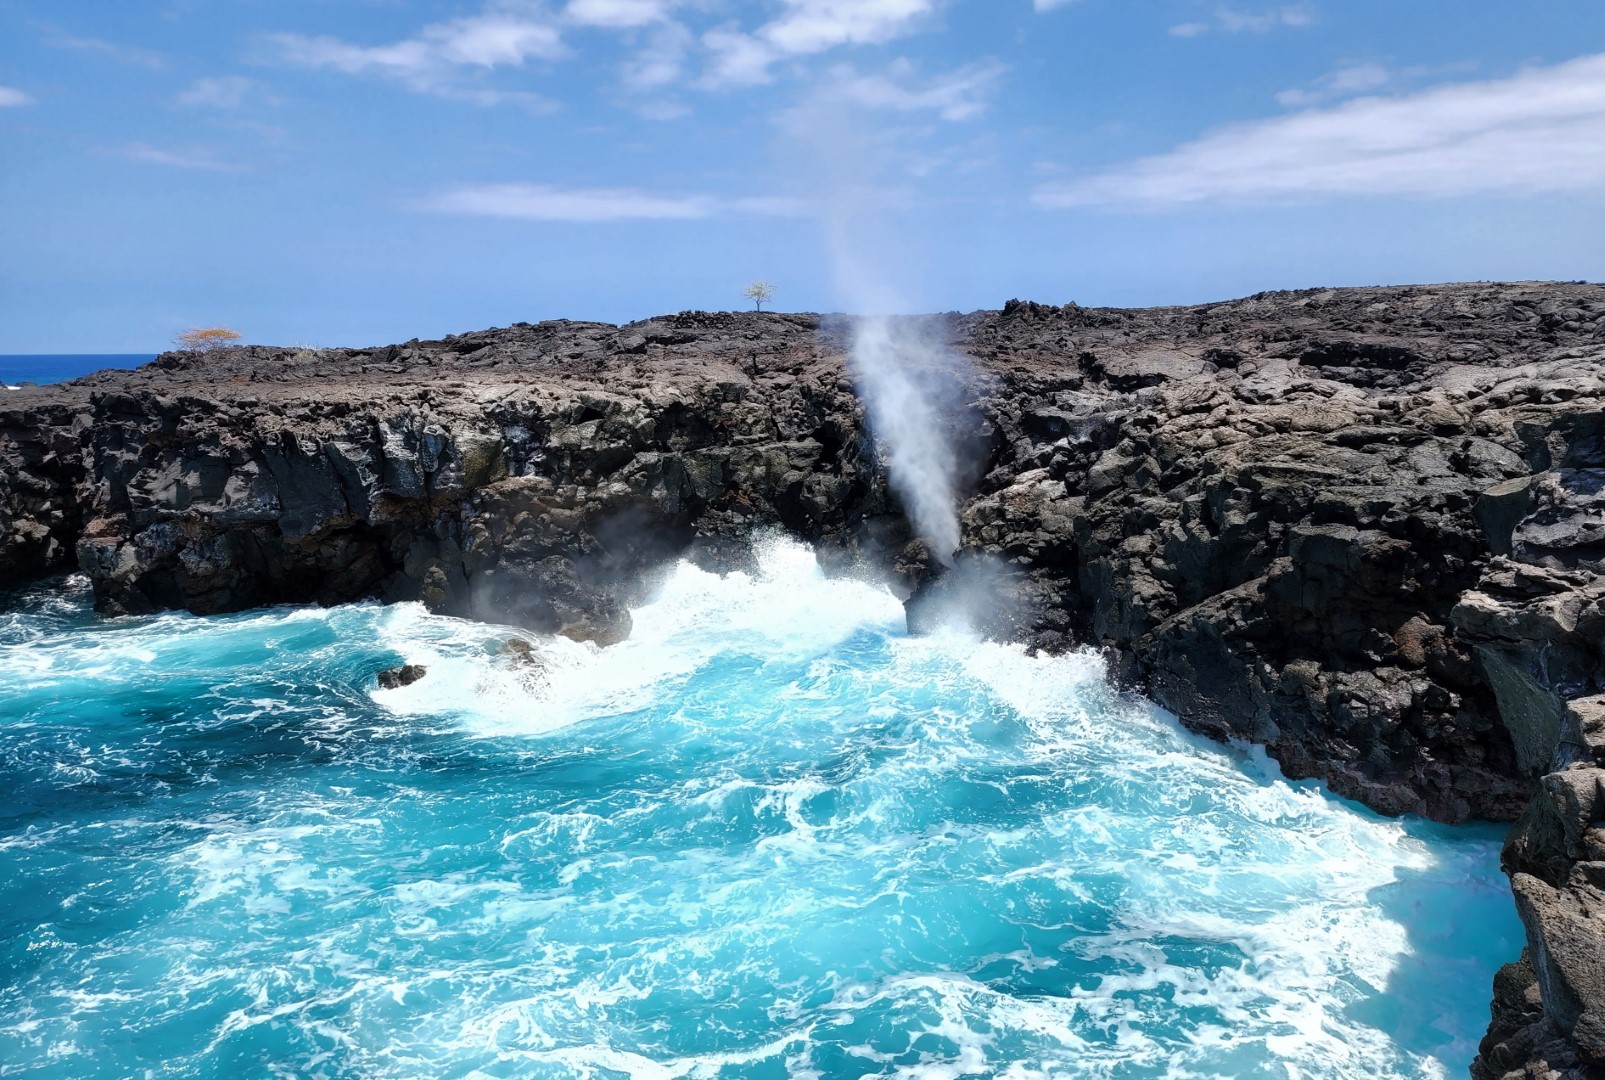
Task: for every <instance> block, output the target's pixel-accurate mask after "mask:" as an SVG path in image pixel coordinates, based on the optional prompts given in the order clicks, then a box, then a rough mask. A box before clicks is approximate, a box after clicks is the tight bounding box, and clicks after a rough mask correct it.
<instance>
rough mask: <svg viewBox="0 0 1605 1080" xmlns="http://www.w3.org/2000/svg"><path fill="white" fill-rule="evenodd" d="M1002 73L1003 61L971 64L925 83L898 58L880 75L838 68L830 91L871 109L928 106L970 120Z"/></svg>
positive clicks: (981, 109) (909, 109)
mask: <svg viewBox="0 0 1605 1080" xmlns="http://www.w3.org/2000/svg"><path fill="white" fill-rule="evenodd" d="M1002 74H1003V67H1002V65H1000V64H971V65H969V66H968V67H963V68H959V69H958V70H956V71H951V72H948V73H947V74H945V75H939V76H937V77H935V78H934V79H931V80H929V81H928V82H925V83H923V84H922V83H920V82H919V80H918V77H917V73H916V72H915V70H914V66H913V65H912V64H911V63H909V62H908V61H907V60H899V61H897V62H895V63H893V64H892V65H891V67H890V68H889V69H888V70H887V71H886V72H885V73H884V74H880V75H860V74H856V73H854V72H851V71H849V70H847V69H838V70H837V71H836V73H835V81H834V83H833V84H831V85H830V88H829V92H830V93H832V94H834V95H835V96H836V97H838V98H840V99H842V100H845V101H849V102H852V103H853V104H856V105H863V106H866V107H868V108H872V109H893V110H898V111H902V112H915V111H926V110H929V111H932V112H935V113H937V114H938V115H940V116H941V117H942V119H944V120H970V119H974V118H975V117H977V116H979V115H980V114H981V113H983V112H985V111H986V105H987V98H988V97H990V95H991V92H992V89H993V87H994V86H995V85H996V83H997V81H998V78H999V77H1000V76H1001V75H1002Z"/></svg>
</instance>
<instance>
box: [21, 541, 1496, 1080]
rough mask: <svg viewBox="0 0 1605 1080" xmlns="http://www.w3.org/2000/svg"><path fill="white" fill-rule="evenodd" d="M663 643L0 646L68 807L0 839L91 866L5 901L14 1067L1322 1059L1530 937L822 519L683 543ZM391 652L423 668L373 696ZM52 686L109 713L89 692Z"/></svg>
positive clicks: (1418, 848)
mask: <svg viewBox="0 0 1605 1080" xmlns="http://www.w3.org/2000/svg"><path fill="white" fill-rule="evenodd" d="M635 626H636V630H635V634H634V635H633V636H632V638H631V639H630V640H629V641H627V642H625V643H622V644H620V645H618V646H614V647H611V648H608V649H596V648H593V647H590V646H584V645H578V644H576V643H574V642H570V641H566V640H545V639H533V638H532V639H530V640H531V642H532V644H533V646H534V650H535V655H536V656H537V657H538V658H539V659H540V660H541V661H542V663H543V665H544V667H543V669H542V674H541V677H540V678H539V679H536V680H531V679H529V678H528V677H526V675H524V674H523V673H522V672H521V669H520V667H519V666H516V665H514V664H513V663H511V662H510V661H509V660H508V659H507V658H506V657H503V656H500V655H498V654H497V652H496V650H497V648H498V647H499V646H500V644H501V643H502V642H503V641H504V640H505V639H506V637H507V636H508V635H509V634H510V633H512V631H510V630H507V629H505V628H495V627H484V626H480V625H477V624H471V623H465V622H460V621H457V620H452V619H445V618H441V617H438V616H433V615H430V614H428V613H427V612H426V611H424V610H423V609H422V608H421V607H416V606H410V605H403V606H400V607H397V608H389V609H380V608H377V607H371V606H361V607H348V608H340V609H334V610H331V611H326V612H312V613H305V612H291V611H278V612H263V613H255V614H252V615H248V616H237V617H231V618H229V619H224V620H215V621H207V620H196V619H191V618H188V617H181V616H171V617H163V618H161V619H153V620H136V621H127V622H120V623H116V624H111V625H109V626H103V627H100V628H96V629H93V630H92V631H90V632H88V633H85V634H80V633H79V632H77V631H73V632H58V631H54V630H53V631H50V632H48V633H46V634H45V635H44V636H43V637H42V638H39V639H37V640H38V642H39V645H40V649H41V651H42V652H43V653H44V654H45V655H48V656H50V657H52V662H51V666H50V668H49V670H48V671H45V672H40V671H39V670H38V669H36V668H31V667H27V666H24V665H22V664H20V663H19V664H10V663H9V661H10V660H12V659H15V658H14V657H12V656H10V654H7V653H4V652H0V660H3V661H5V662H0V681H3V680H9V681H6V682H4V685H5V687H6V688H7V689H8V690H9V691H12V693H11V694H10V695H9V696H8V697H7V698H5V700H6V702H7V707H9V708H13V709H15V710H17V715H16V717H15V720H16V723H15V725H8V726H6V727H4V728H0V731H3V732H4V734H5V736H6V737H7V738H8V739H9V741H8V742H6V743H5V744H4V746H5V748H6V749H7V751H8V752H9V753H10V754H11V755H12V756H11V757H10V758H8V759H7V760H8V761H14V762H16V763H17V765H16V766H15V767H14V769H13V775H14V776H16V777H17V778H19V779H20V780H22V781H25V782H26V785H32V787H27V786H24V787H20V788H19V794H18V795H16V796H15V797H16V798H19V799H22V798H30V797H32V796H30V795H28V794H27V792H29V791H35V790H43V791H44V794H43V795H40V796H39V797H38V798H39V803H38V805H41V806H54V805H57V804H58V803H59V804H60V805H65V806H68V807H71V808H72V810H71V812H69V813H64V814H63V815H62V816H61V819H60V820H59V821H52V822H51V823H50V824H49V825H48V826H46V827H41V828H38V829H36V830H34V831H31V832H28V831H25V832H21V833H18V834H16V835H15V836H13V837H3V836H0V861H3V863H4V866H5V868H6V869H7V870H8V871H10V873H11V875H12V876H11V877H10V878H8V879H6V880H13V879H15V880H25V881H33V882H39V883H41V887H42V888H49V886H50V883H52V882H55V881H58V880H63V881H70V882H71V885H70V888H68V889H66V890H64V891H63V892H62V893H61V894H59V895H58V894H50V895H48V896H46V897H45V900H46V901H47V902H46V903H44V904H43V905H42V906H40V907H39V908H38V909H37V910H36V911H32V912H31V913H30V914H29V915H27V916H26V918H24V919H22V920H21V921H20V923H19V924H20V925H23V926H26V927H34V926H37V929H32V930H29V931H28V933H29V934H30V945H32V946H33V948H32V949H31V951H30V953H29V956H30V966H28V967H27V970H26V972H25V973H24V974H22V975H21V976H20V977H19V980H18V982H17V983H16V985H14V986H11V987H6V986H0V1015H4V1016H5V1017H6V1018H7V1019H6V1020H5V1021H4V1022H3V1023H0V1051H3V1052H4V1055H5V1060H8V1061H15V1062H19V1063H21V1064H22V1065H24V1066H27V1067H32V1068H34V1070H35V1071H41V1072H42V1075H47V1076H50V1075H55V1076H77V1075H88V1074H91V1073H93V1072H94V1067H93V1065H92V1062H94V1061H95V1060H96V1055H98V1054H103V1053H105V1052H106V1048H107V1047H110V1046H115V1047H126V1046H129V1045H137V1046H142V1047H149V1048H151V1049H150V1053H152V1054H160V1055H161V1061H162V1062H163V1063H164V1065H163V1067H164V1068H167V1069H168V1070H169V1071H170V1072H172V1073H174V1074H176V1075H209V1074H216V1073H217V1072H218V1071H219V1069H220V1068H222V1067H223V1066H222V1065H221V1064H220V1063H223V1062H237V1061H242V1060H250V1061H255V1062H264V1063H265V1064H264V1068H265V1069H269V1070H271V1069H272V1068H280V1067H281V1066H282V1068H280V1071H281V1072H296V1071H299V1072H302V1073H320V1072H321V1073H323V1074H327V1075H363V1076H373V1077H376V1078H381V1077H412V1076H435V1075H460V1076H476V1075H478V1076H493V1075H537V1076H548V1075H550V1076H591V1075H594V1076H597V1077H604V1076H617V1075H629V1076H642V1077H656V1076H673V1077H714V1076H721V1077H725V1076H728V1077H734V1076H744V1075H752V1074H785V1075H795V1076H818V1077H822V1078H823V1077H832V1076H840V1075H889V1076H911V1077H912V1076H920V1077H927V1076H953V1077H957V1076H963V1075H992V1076H1004V1077H1018V1078H1024V1077H1039V1076H1040V1077H1050V1076H1052V1077H1059V1076H1087V1077H1111V1078H1113V1077H1122V1078H1124V1077H1142V1076H1154V1077H1160V1076H1176V1077H1196V1076H1226V1075H1231V1076H1235V1075H1261V1074H1263V1075H1283V1076H1289V1077H1294V1076H1296V1077H1301V1078H1312V1080H1313V1078H1347V1077H1355V1078H1358V1077H1367V1078H1371V1077H1415V1076H1437V1075H1446V1070H1447V1065H1446V1064H1445V1062H1450V1061H1452V1062H1453V1063H1454V1064H1455V1065H1456V1067H1462V1066H1463V1065H1464V1063H1465V1061H1467V1060H1469V1057H1470V1054H1471V1053H1472V1052H1473V1050H1474V1044H1475V1039H1476V1037H1477V1035H1478V1034H1479V1033H1480V1026H1481V1024H1482V1022H1483V1021H1484V1020H1485V1017H1486V1014H1485V1007H1486V1006H1485V998H1484V997H1483V996H1482V994H1481V992H1480V989H1481V988H1482V987H1485V986H1486V983H1487V978H1488V976H1489V974H1490V973H1491V970H1492V966H1493V964H1494V962H1495V960H1496V959H1503V958H1505V956H1504V955H1503V954H1505V953H1509V954H1510V955H1513V954H1514V951H1515V950H1516V948H1517V947H1518V946H1516V945H1515V943H1514V938H1512V939H1511V940H1510V941H1509V942H1502V941H1501V939H1500V938H1499V934H1500V933H1504V932H1506V931H1505V930H1503V929H1500V930H1498V932H1494V931H1493V930H1490V929H1489V927H1491V926H1493V925H1494V924H1493V923H1492V922H1491V921H1489V920H1488V918H1487V916H1486V914H1485V911H1486V910H1492V908H1491V907H1488V908H1482V907H1473V908H1468V909H1467V910H1468V911H1471V912H1473V915H1472V916H1470V917H1462V916H1461V915H1460V914H1459V910H1458V909H1455V910H1450V911H1443V910H1440V909H1435V908H1434V907H1433V905H1434V904H1440V905H1441V904H1442V903H1443V902H1444V901H1443V900H1442V896H1443V895H1445V892H1444V890H1448V889H1450V888H1452V889H1453V890H1454V895H1455V896H1457V897H1465V898H1466V899H1465V901H1464V902H1466V903H1474V904H1480V903H1486V904H1488V905H1492V904H1493V903H1495V902H1504V903H1506V905H1507V906H1508V901H1503V893H1502V891H1501V890H1502V882H1501V881H1500V879H1499V875H1498V871H1497V866H1496V862H1495V850H1496V845H1495V844H1494V843H1493V842H1492V841H1491V840H1489V841H1486V842H1478V843H1470V842H1468V843H1464V844H1458V843H1457V842H1452V841H1451V840H1450V839H1449V838H1448V837H1447V834H1442V833H1439V832H1433V831H1430V830H1427V829H1424V828H1423V827H1422V826H1420V825H1419V823H1409V822H1395V821H1384V820H1380V819H1378V818H1376V817H1375V816H1373V815H1369V814H1366V813H1364V812H1361V811H1358V810H1357V809H1356V808H1354V807H1352V806H1349V805H1347V804H1344V803H1341V802H1339V801H1337V800H1334V799H1332V798H1331V797H1330V796H1329V795H1327V794H1326V793H1324V792H1323V791H1322V790H1320V789H1319V788H1318V787H1316V786H1314V785H1311V784H1307V783H1305V784H1293V783H1289V782H1287V781H1286V780H1284V779H1282V778H1281V777H1280V776H1279V774H1278V773H1277V772H1276V771H1275V768H1274V766H1272V765H1269V764H1268V763H1266V762H1264V761H1263V759H1262V758H1255V757H1254V756H1252V755H1247V754H1244V753H1241V752H1239V751H1237V750H1234V749H1231V748H1225V747H1219V746H1216V745H1213V744H1210V743H1207V742H1205V741H1203V740H1201V739H1199V738H1197V737H1195V736H1192V735H1190V734H1188V733H1187V732H1185V731H1183V730H1182V729H1181V728H1180V727H1179V726H1178V725H1177V724H1176V722H1175V720H1174V719H1173V718H1171V717H1169V716H1167V715H1166V714H1164V713H1163V712H1161V711H1159V710H1157V709H1154V708H1152V707H1149V706H1147V705H1145V704H1143V703H1142V702H1140V701H1135V700H1132V699H1129V698H1126V697H1123V696H1121V695H1120V694H1118V693H1116V692H1115V691H1114V690H1113V689H1112V688H1111V687H1110V686H1109V685H1108V683H1107V681H1106V679H1105V678H1104V673H1103V668H1102V665H1101V664H1100V662H1099V661H1098V660H1097V658H1096V657H1094V656H1092V655H1090V654H1085V655H1070V656H1064V657H1057V658H1047V657H1032V656H1027V655H1026V654H1025V653H1024V651H1023V650H1021V649H1019V648H1015V647H1012V646H1005V645H999V644H996V643H988V642H983V641H980V640H978V639H977V638H975V637H974V636H973V635H968V634H965V633H962V632H957V631H954V632H949V633H944V634H939V635H935V636H932V637H928V638H920V639H912V638H908V637H907V636H906V635H905V634H904V633H903V631H902V613H901V609H900V606H899V605H898V604H897V602H896V601H895V599H893V598H892V597H891V595H890V594H889V593H888V592H886V591H885V590H884V589H882V588H880V587H879V586H876V585H873V584H868V583H865V582H861V581H852V580H832V579H828V578H826V577H825V576H823V575H822V574H821V573H820V572H819V570H818V567H817V565H816V563H815V561H814V559H813V557H812V555H811V554H809V553H808V552H807V551H806V550H805V549H802V548H800V547H797V546H795V545H787V544H777V545H774V546H772V547H771V548H769V549H768V550H766V551H765V552H764V553H763V556H762V558H761V560H760V569H759V570H758V571H757V572H756V573H754V574H751V575H729V576H727V577H723V578H720V577H718V576H716V575H710V574H706V573H703V572H701V571H698V570H695V569H693V568H690V567H682V568H680V569H679V570H677V571H676V572H675V573H674V574H673V575H671V576H670V578H669V579H668V581H667V583H666V584H665V586H664V588H663V590H662V592H661V593H660V595H659V596H657V597H656V598H654V600H653V602H652V603H650V604H647V605H645V606H643V607H642V608H641V609H639V610H638V611H637V612H636V622H635ZM142 653H149V654H153V657H154V658H153V659H145V658H143V656H142ZM396 656H400V657H402V658H404V659H406V660H408V661H411V662H419V663H424V664H425V666H426V667H427V668H428V674H427V675H426V676H425V677H424V678H423V679H422V680H420V681H419V682H417V683H414V684H413V685H411V686H408V687H404V688H400V689H397V690H394V691H377V690H373V689H372V684H371V680H372V676H373V672H374V670H376V668H377V667H378V666H380V665H382V664H386V663H390V662H393V661H394V658H395V657H396ZM197 669H199V670H201V671H203V672H211V673H212V674H211V675H210V676H206V677H205V678H199V677H198V676H197ZM74 672H77V673H78V676H75V675H74ZM85 673H87V674H85ZM74 677H80V678H81V681H79V682H76V683H74V682H71V681H70V680H72V679H73V678H74ZM64 686H71V687H75V688H76V689H77V690H82V691H84V692H85V695H86V699H87V700H92V701H94V702H95V703H96V707H97V708H99V709H100V710H101V712H100V713H96V714H94V715H93V716H89V715H88V714H87V713H86V716H85V717H75V716H73V715H70V714H63V712H62V710H60V709H59V707H58V706H57V704H56V703H57V702H58V701H59V700H60V691H59V688H60V687H64ZM53 688H54V689H53ZM156 702H160V703H161V704H160V706H159V707H155V705H154V703H156ZM119 703H122V704H124V705H126V711H125V712H122V713H119V712H117V711H116V709H115V708H114V706H118V705H119ZM380 706H382V707H380ZM80 768H81V769H85V770H89V772H88V773H85V774H84V775H83V776H73V775H69V774H70V773H71V772H72V770H75V769H80ZM90 773H92V774H93V775H90ZM73 800H76V801H73ZM46 839H48V842H45V840H46ZM1433 888H1439V889H1440V891H1439V892H1436V893H1435V892H1433V891H1432V889H1433ZM14 895H16V896H17V897H18V901H17V902H18V903H19V904H24V905H26V904H29V903H33V900H32V898H31V894H29V895H23V894H14ZM1478 897H1483V898H1485V899H1484V900H1479V899H1478ZM63 912H69V913H70V919H71V920H72V922H71V926H70V929H71V933H67V932H66V930H65V929H63V930H62V932H60V933H58V932H57V928H56V927H55V926H54V924H55V923H56V922H57V921H58V920H62V919H63V915H62V913H63ZM106 913H111V914H106ZM1478 913H1483V914H1478ZM1507 915H1508V913H1507ZM97 919H106V920H108V922H107V925H106V927H105V928H100V926H99V924H98V923H96V922H95V920H97ZM1479 920H1481V921H1479ZM1500 925H1501V926H1502V925H1503V924H1500ZM86 926H89V927H95V928H96V929H95V930H94V931H93V932H86V931H85V929H84V927H86ZM1510 932H1511V933H1516V931H1510ZM1456 934H1459V935H1460V937H1459V938H1454V937H1453V935H1456ZM1479 951H1480V952H1479ZM1470 953H1479V955H1478V958H1477V959H1476V960H1475V962H1471V961H1465V962H1466V963H1468V964H1470V966H1468V967H1466V968H1464V969H1463V970H1462V969H1455V968H1451V967H1446V965H1452V964H1453V963H1456V962H1458V961H1456V959H1455V958H1456V957H1460V956H1463V955H1467V954H1470ZM1482 954H1486V955H1482ZM1445 970H1452V971H1455V972H1457V973H1458V975H1457V976H1456V977H1455V978H1445V977H1444V975H1443V974H1442V973H1443V972H1444V971H1445ZM1412 979H1414V980H1415V981H1414V982H1412V981H1411V980H1412ZM1401 980H1402V981H1401ZM1478 982H1480V984H1481V987H1476V986H1474V987H1472V988H1471V989H1470V990H1469V991H1468V990H1467V989H1466V987H1463V986H1461V985H1460V984H1461V983H1467V984H1470V983H1478ZM1455 995H1459V996H1458V997H1457V996H1455ZM1451 999H1452V1000H1453V1001H1455V1002H1460V1004H1457V1005H1454V1006H1453V1008H1452V1009H1451V1008H1450V1006H1449V1005H1445V1004H1443V1003H1444V1002H1446V1001H1450V1000H1451ZM1468 1001H1469V1005H1468V1004H1466V1002H1468ZM1428 1002H1430V1003H1433V1004H1432V1006H1431V1007H1430V1009H1429V1006H1428V1005H1427V1004H1425V1003H1428ZM1438 1006H1441V1008H1440V1007H1438ZM1411 1010H1415V1011H1416V1012H1418V1013H1419V1012H1426V1013H1428V1015H1425V1016H1417V1015H1415V1013H1412V1011H1411ZM1440 1013H1441V1014H1442V1015H1439V1014H1440ZM114 1052H115V1053H127V1052H128V1051H114ZM130 1060H131V1059H130ZM122 1063H123V1062H122V1061H121V1060H119V1062H118V1064H119V1065H121V1064H122ZM292 1063H293V1064H292ZM139 1064H141V1063H140V1062H133V1064H132V1065H131V1066H130V1068H129V1069H125V1070H123V1071H125V1072H127V1071H136V1069H135V1068H134V1066H137V1065H139Z"/></svg>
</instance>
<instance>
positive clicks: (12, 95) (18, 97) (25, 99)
mask: <svg viewBox="0 0 1605 1080" xmlns="http://www.w3.org/2000/svg"><path fill="white" fill-rule="evenodd" d="M32 104H33V98H32V97H30V96H29V95H27V94H24V93H23V92H22V91H21V90H18V89H16V88H15V87H12V86H0V109H14V108H17V107H18V106H22V105H32Z"/></svg>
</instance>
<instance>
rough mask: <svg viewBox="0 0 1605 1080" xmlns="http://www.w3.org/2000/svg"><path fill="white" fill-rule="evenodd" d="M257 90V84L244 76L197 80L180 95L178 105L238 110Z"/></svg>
mask: <svg viewBox="0 0 1605 1080" xmlns="http://www.w3.org/2000/svg"><path fill="white" fill-rule="evenodd" d="M255 88H256V83H254V82H252V81H251V80H250V79H247V78H245V77H244V76H243V75H224V76H220V77H218V78H208V79H196V80H195V81H194V82H193V83H191V84H190V88H189V89H188V90H185V91H184V92H183V93H181V94H179V95H178V103H179V104H180V105H187V106H189V107H191V108H205V109H225V110H227V109H237V108H239V107H240V106H241V105H242V104H244V103H245V98H246V96H247V95H248V94H250V93H251V92H252V91H253V90H254V89H255Z"/></svg>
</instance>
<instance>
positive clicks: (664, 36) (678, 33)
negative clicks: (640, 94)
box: [624, 23, 694, 91]
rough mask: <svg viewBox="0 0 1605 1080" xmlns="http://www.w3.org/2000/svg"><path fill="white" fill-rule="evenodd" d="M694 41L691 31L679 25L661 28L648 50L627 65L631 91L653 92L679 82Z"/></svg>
mask: <svg viewBox="0 0 1605 1080" xmlns="http://www.w3.org/2000/svg"><path fill="white" fill-rule="evenodd" d="M693 40H694V39H693V38H692V36H691V31H689V30H687V29H686V28H685V27H683V26H681V25H680V24H679V23H667V24H665V25H663V26H662V27H660V28H658V29H657V30H655V31H654V32H653V33H652V35H651V38H650V39H649V40H648V41H647V44H646V46H645V47H644V48H643V49H641V51H640V52H638V53H636V54H635V55H634V56H633V57H631V58H630V59H629V60H628V61H626V62H625V65H624V85H625V86H626V87H627V88H629V89H631V90H638V91H651V90H658V89H660V88H662V87H665V86H670V85H672V84H674V83H677V82H679V81H680V76H681V74H682V72H683V71H684V70H685V60H686V52H687V50H689V49H690V47H691V45H692V42H693Z"/></svg>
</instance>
